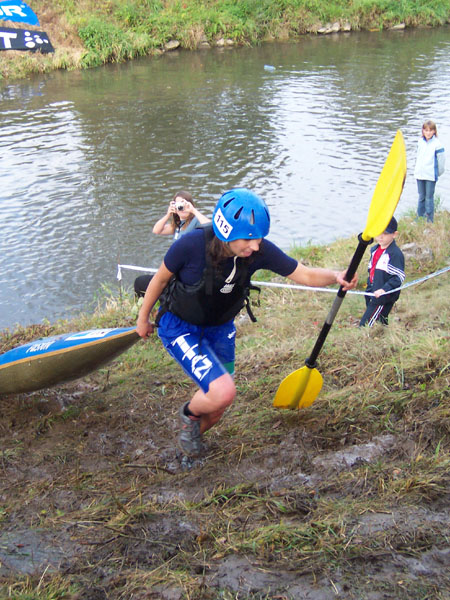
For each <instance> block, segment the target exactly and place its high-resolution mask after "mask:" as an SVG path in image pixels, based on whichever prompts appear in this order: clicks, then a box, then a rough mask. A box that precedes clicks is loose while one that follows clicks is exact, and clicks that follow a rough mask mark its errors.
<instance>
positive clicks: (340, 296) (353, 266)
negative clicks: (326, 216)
mask: <svg viewBox="0 0 450 600" xmlns="http://www.w3.org/2000/svg"><path fill="white" fill-rule="evenodd" d="M358 240H359V244H358V247H357V248H356V250H355V254H354V255H353V258H352V260H351V262H350V265H349V267H348V269H347V273H346V274H345V280H346V281H351V280H352V279H353V276H354V274H355V273H356V270H357V268H358V267H359V263H360V262H361V259H362V257H363V255H364V252H365V251H366V248H367V246H368V245H369V244H371V243H372V242H373V239H369V240H368V241H367V242H366V241H365V240H363V237H362V233H360V234H359V236H358ZM346 293H347V292H346V291H344V289H343V287H342V285H341V287H340V288H339V290H338V293H337V294H336V298H335V299H334V302H333V305H332V307H331V309H330V312H329V313H328V315H327V318H326V319H325V323H324V324H323V327H322V329H321V331H320V333H319V337H318V338H317V341H316V343H315V346H314V348H313V351H312V352H311V355H310V357H309V358H307V359H306V360H305V364H306V366H307V367H308V368H309V369H314V368H315V367H316V360H317V357H318V356H319V352H320V351H321V350H322V346H323V344H324V342H325V340H326V337H327V335H328V332H329V331H330V329H331V326H332V325H333V321H334V318H335V316H336V314H337V312H338V310H339V309H340V308H341V304H342V301H343V300H344V298H345V294H346Z"/></svg>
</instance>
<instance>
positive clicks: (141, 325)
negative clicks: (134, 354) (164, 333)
mask: <svg viewBox="0 0 450 600" xmlns="http://www.w3.org/2000/svg"><path fill="white" fill-rule="evenodd" d="M136 331H137V334H138V335H140V336H141V338H144V340H145V339H147V338H148V337H150V336H151V334H152V333H153V332H154V331H155V325H154V323H150V322H149V321H142V322H141V321H139V320H138V322H137V323H136Z"/></svg>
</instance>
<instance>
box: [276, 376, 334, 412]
mask: <svg viewBox="0 0 450 600" xmlns="http://www.w3.org/2000/svg"><path fill="white" fill-rule="evenodd" d="M322 383H323V378H322V375H321V374H320V373H319V371H318V370H317V369H310V368H309V367H302V368H301V369H297V371H294V372H293V373H290V374H289V375H288V376H287V377H285V378H284V379H283V381H282V382H281V383H280V385H279V387H278V390H277V393H276V394H275V399H274V401H273V405H274V406H276V407H277V408H290V409H291V410H292V409H294V408H307V407H308V406H311V404H312V403H313V402H314V400H315V399H316V398H317V396H318V395H319V392H320V390H321V389H322Z"/></svg>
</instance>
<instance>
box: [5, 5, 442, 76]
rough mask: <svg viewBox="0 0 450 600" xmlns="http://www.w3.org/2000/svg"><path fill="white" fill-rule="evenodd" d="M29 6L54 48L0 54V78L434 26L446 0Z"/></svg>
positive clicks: (439, 18)
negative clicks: (172, 51)
mask: <svg viewBox="0 0 450 600" xmlns="http://www.w3.org/2000/svg"><path fill="white" fill-rule="evenodd" d="M29 5H30V6H31V8H32V9H33V10H34V12H35V13H36V14H37V16H38V18H39V21H40V23H41V26H40V27H35V28H34V27H31V29H38V30H43V31H45V32H46V33H47V34H48V35H49V36H50V40H51V42H52V44H53V46H54V47H55V49H56V52H55V53H54V54H53V55H40V54H34V55H33V54H31V53H29V52H15V51H6V52H1V53H0V76H1V77H2V78H3V79H12V78H21V77H26V76H28V75H30V74H31V73H44V72H48V71H51V70H53V69H81V68H88V67H94V66H99V65H102V64H105V63H108V62H121V61H125V60H129V59H132V58H134V57H138V56H145V55H157V54H160V53H161V52H164V51H165V50H166V49H168V48H171V47H172V48H173V47H176V46H177V44H179V47H180V48H184V49H189V50H193V49H197V48H199V47H208V46H223V45H234V44H257V43H260V42H263V41H267V40H287V39H295V38H297V37H298V36H300V35H303V34H307V33H311V34H317V33H320V32H322V33H328V32H332V31H338V30H345V31H351V30H354V31H357V30H380V29H384V28H390V27H398V26H405V27H417V26H437V25H442V24H444V23H446V22H448V20H449V18H450V5H449V3H448V1H447V0H404V1H402V2H397V1H386V0H356V1H352V2H349V1H348V0H331V1H328V0H314V1H311V0H239V1H237V0H210V1H205V0H203V1H200V0H186V1H183V0H165V1H164V0H101V1H97V0H80V1H77V2H75V1H74V0H52V1H51V2H50V1H49V0H34V1H33V2H29ZM2 24H4V25H5V26H11V27H17V24H16V25H15V24H14V23H12V22H7V21H3V22H2ZM168 44H169V45H168Z"/></svg>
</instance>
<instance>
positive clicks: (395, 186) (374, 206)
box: [362, 130, 406, 241]
mask: <svg viewBox="0 0 450 600" xmlns="http://www.w3.org/2000/svg"><path fill="white" fill-rule="evenodd" d="M405 177H406V148H405V141H404V139H403V134H402V132H401V131H400V130H398V131H397V134H396V136H395V138H394V141H393V143H392V146H391V149H390V151H389V154H388V157H387V159H386V162H385V163H384V167H383V170H382V171H381V173H380V176H379V178H378V182H377V185H376V187H375V191H374V192H373V196H372V201H371V203H370V209H369V214H368V216H367V223H366V228H365V229H364V231H363V233H362V238H363V240H365V241H368V240H370V239H371V238H374V237H376V236H377V235H380V233H383V231H384V230H385V229H386V227H387V226H388V224H389V221H390V220H391V219H392V216H393V214H394V211H395V209H396V208H397V204H398V201H399V200H400V196H401V193H402V190H403V185H404V183H405Z"/></svg>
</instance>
